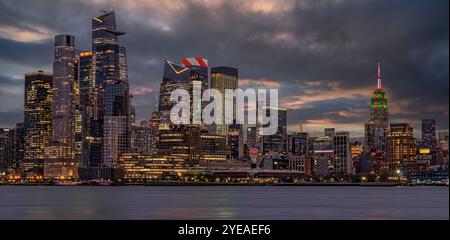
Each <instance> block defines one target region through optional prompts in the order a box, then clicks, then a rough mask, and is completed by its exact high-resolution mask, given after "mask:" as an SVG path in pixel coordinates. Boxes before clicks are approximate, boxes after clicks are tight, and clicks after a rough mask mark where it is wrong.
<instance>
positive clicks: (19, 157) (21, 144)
mask: <svg viewBox="0 0 450 240" xmlns="http://www.w3.org/2000/svg"><path fill="white" fill-rule="evenodd" d="M25 135H26V132H25V127H24V125H23V123H16V127H14V129H13V154H14V156H13V159H14V162H13V168H14V169H16V170H18V169H19V167H20V164H21V163H22V161H23V158H24V154H25Z"/></svg>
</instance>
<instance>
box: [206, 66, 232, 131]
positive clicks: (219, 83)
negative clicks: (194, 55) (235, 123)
mask: <svg viewBox="0 0 450 240" xmlns="http://www.w3.org/2000/svg"><path fill="white" fill-rule="evenodd" d="M211 88H213V89H217V90H219V91H220V93H222V99H221V100H220V102H219V106H220V108H221V109H222V113H223V115H222V120H223V122H222V124H218V125H217V126H216V133H218V134H227V132H228V130H227V129H228V124H225V116H232V119H233V120H234V119H236V118H235V113H234V111H235V109H236V102H235V101H233V105H232V106H228V107H226V106H225V89H232V90H235V89H237V88H238V70H237V69H236V68H231V67H213V68H211Z"/></svg>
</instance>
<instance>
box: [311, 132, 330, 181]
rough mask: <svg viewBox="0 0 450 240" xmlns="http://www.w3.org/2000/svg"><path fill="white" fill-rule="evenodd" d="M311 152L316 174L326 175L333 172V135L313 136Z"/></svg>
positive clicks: (313, 168)
mask: <svg viewBox="0 0 450 240" xmlns="http://www.w3.org/2000/svg"><path fill="white" fill-rule="evenodd" d="M310 153H311V155H312V170H313V173H314V175H316V176H324V175H328V174H330V173H331V172H333V161H334V148H333V138H332V137H327V136H319V137H312V138H311V139H310Z"/></svg>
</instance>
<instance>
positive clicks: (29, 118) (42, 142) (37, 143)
mask: <svg viewBox="0 0 450 240" xmlns="http://www.w3.org/2000/svg"><path fill="white" fill-rule="evenodd" d="M52 90H53V75H52V74H49V73H45V72H43V71H38V72H33V73H27V74H26V75H25V104H24V105H25V106H24V107H25V113H24V128H25V132H26V135H25V155H24V160H23V161H22V163H21V168H22V169H23V171H24V172H25V175H27V176H30V177H32V176H33V177H35V176H39V177H43V174H44V168H43V167H44V153H45V147H46V146H47V145H48V144H49V142H50V141H51V140H52V132H53V131H52V122H53V118H52V105H53V93H52Z"/></svg>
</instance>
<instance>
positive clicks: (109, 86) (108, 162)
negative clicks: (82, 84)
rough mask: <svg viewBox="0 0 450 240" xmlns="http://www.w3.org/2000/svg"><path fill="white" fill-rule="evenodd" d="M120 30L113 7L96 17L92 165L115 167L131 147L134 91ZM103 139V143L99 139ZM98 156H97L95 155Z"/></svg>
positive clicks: (94, 24) (93, 23)
mask: <svg viewBox="0 0 450 240" xmlns="http://www.w3.org/2000/svg"><path fill="white" fill-rule="evenodd" d="M124 34H125V33H124V32H121V31H118V30H117V26H116V17H115V13H114V12H113V11H110V12H105V13H104V14H103V15H101V16H99V17H94V18H93V19H92V54H93V57H92V62H93V65H94V78H95V88H94V94H93V97H92V101H93V102H94V104H93V105H94V106H93V108H94V111H93V113H94V115H95V116H93V117H91V119H93V121H91V127H90V128H91V129H90V131H91V135H92V136H93V138H92V140H93V141H94V145H92V147H93V148H90V149H89V150H87V151H89V154H87V155H90V157H91V159H89V160H87V161H86V160H85V162H88V163H89V165H90V166H89V167H98V166H100V167H105V168H112V167H115V166H116V164H117V163H118V160H119V157H120V154H122V153H125V152H128V151H129V149H130V137H131V129H130V121H131V120H130V94H129V84H128V70H127V58H126V49H125V47H123V46H120V45H119V41H118V37H119V36H122V35H124ZM100 139H101V145H102V146H101V147H98V146H96V143H97V142H98V141H99V140H100ZM92 158H94V159H92Z"/></svg>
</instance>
